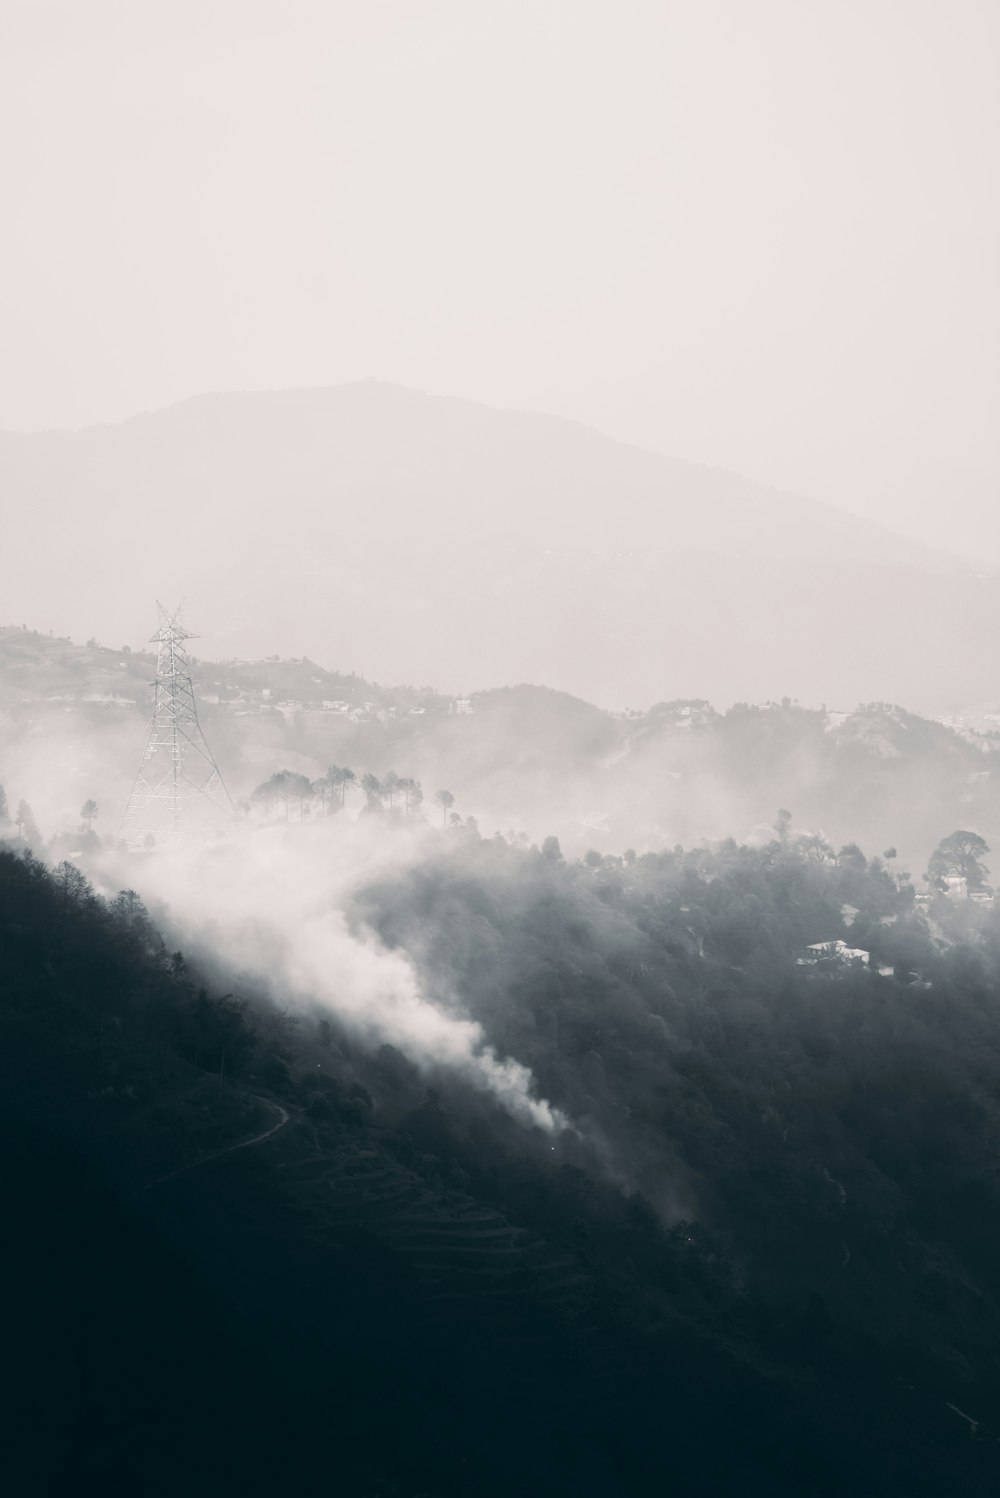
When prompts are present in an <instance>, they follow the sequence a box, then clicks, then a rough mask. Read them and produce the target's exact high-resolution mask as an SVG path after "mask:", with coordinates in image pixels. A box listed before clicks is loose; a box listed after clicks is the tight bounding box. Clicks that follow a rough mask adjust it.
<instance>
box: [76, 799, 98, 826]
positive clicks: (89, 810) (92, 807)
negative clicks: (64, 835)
mask: <svg viewBox="0 0 1000 1498" xmlns="http://www.w3.org/2000/svg"><path fill="white" fill-rule="evenodd" d="M96 816H97V802H96V801H92V800H88V801H85V802H84V803H83V805H82V806H81V807H80V820H81V821H83V822H86V824H87V831H88V832H89V831H90V824H91V822H92V821H93V820H94V818H95V817H96Z"/></svg>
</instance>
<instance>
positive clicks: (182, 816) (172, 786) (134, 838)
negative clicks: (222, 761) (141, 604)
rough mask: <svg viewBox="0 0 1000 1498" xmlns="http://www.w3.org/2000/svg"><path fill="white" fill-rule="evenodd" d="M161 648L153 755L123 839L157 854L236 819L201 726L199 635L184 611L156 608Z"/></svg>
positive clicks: (147, 758) (142, 764) (149, 743)
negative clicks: (191, 654) (158, 848)
mask: <svg viewBox="0 0 1000 1498" xmlns="http://www.w3.org/2000/svg"><path fill="white" fill-rule="evenodd" d="M156 608H157V612H158V614H159V619H160V627H159V629H158V630H157V631H156V634H155V635H152V636H151V637H150V641H151V643H152V642H154V641H155V643H156V645H157V659H156V680H155V682H153V684H152V685H153V690H154V697H153V717H152V721H151V722H150V725H149V734H148V737H147V739H146V748H145V750H144V751H143V756H142V759H141V760H140V761H139V770H138V773H137V774H136V777H135V784H134V785H133V787H132V794H131V795H130V796H129V799H128V805H127V806H126V808H125V815H124V816H123V817H122V822H121V828H120V830H119V833H118V835H119V837H120V838H123V839H124V841H125V842H126V843H128V844H129V846H130V847H151V846H153V844H154V843H155V844H157V845H159V844H163V843H166V844H168V845H173V844H177V843H180V842H186V841H188V840H189V839H193V838H197V837H210V836H212V835H216V836H218V835H219V834H220V833H223V832H225V831H226V830H227V829H228V828H229V827H230V826H231V824H232V822H233V820H234V818H235V815H236V813H235V808H234V806H233V803H232V799H231V797H230V795H229V792H228V791H227V789H226V783H225V781H224V780H223V778H222V772H221V770H220V769H219V767H218V765H217V764H216V762H215V758H214V756H213V754H212V751H211V749H209V747H208V742H207V740H206V738H205V735H204V733H203V731H202V727H201V724H200V723H199V722H198V709H197V707H196V705H195V700H194V687H193V685H192V683H191V662H190V661H189V659H188V653H187V649H186V646H185V643H184V642H185V641H186V640H193V639H194V638H195V636H194V635H192V634H191V633H190V631H189V630H186V629H185V628H184V627H183V625H182V624H181V622H180V619H181V610H180V608H178V609H176V611H175V612H174V613H173V614H170V613H168V612H167V610H166V609H165V608H164V607H163V605H162V604H161V603H157V605H156Z"/></svg>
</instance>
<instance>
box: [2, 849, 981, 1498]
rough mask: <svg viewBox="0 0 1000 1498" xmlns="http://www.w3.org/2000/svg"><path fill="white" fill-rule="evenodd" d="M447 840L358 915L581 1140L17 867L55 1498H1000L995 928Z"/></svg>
mask: <svg viewBox="0 0 1000 1498" xmlns="http://www.w3.org/2000/svg"><path fill="white" fill-rule="evenodd" d="M384 835H385V836H386V837H387V838H392V837H394V836H400V835H402V834H401V833H399V832H394V831H393V830H392V827H391V825H389V826H387V827H386V830H385V834H384ZM428 838H429V841H428V845H427V850H426V853H425V855H424V856H423V857H422V858H421V860H420V861H419V862H414V861H413V860H412V859H411V860H410V861H409V863H408V864H406V866H405V867H401V868H400V869H398V870H397V871H395V872H393V870H392V868H391V867H389V866H387V868H386V870H385V872H384V873H383V874H382V875H381V876H379V877H377V878H374V879H371V880H369V882H368V883H367V884H366V885H365V886H364V887H363V888H361V889H360V890H359V891H358V892H357V894H356V895H355V896H354V898H353V900H352V904H351V909H350V911H349V912H348V914H349V919H350V920H351V921H352V922H353V923H354V924H355V925H356V926H357V927H359V928H363V929H365V930H368V931H371V932H375V933H377V935H378V938H379V940H380V942H381V944H382V945H383V947H384V948H386V949H388V950H389V951H396V952H398V953H400V954H405V955H406V957H407V959H408V960H409V961H410V962H412V963H413V964H415V966H416V969H417V971H418V973H419V974H420V978H421V982H422V985H423V988H424V991H425V992H426V994H427V995H428V996H430V997H431V999H432V1001H433V1002H434V1003H436V1004H438V1005H440V1006H443V1007H444V1008H445V1009H449V1010H453V1011H454V1012H455V1013H462V1014H466V1015H468V1016H470V1017H473V1018H475V1019H477V1020H478V1021H479V1022H480V1023H481V1025H482V1026H483V1029H484V1031H485V1034H486V1037H487V1038H488V1040H489V1041H490V1042H491V1043H492V1044H493V1045H494V1046H495V1048H496V1050H497V1052H498V1054H499V1055H501V1056H506V1057H512V1058H514V1059H516V1060H517V1061H519V1062H521V1063H523V1064H524V1065H526V1066H528V1067H530V1068H531V1070H532V1072H533V1073H534V1075H535V1078H536V1080H537V1084H538V1087H539V1089H540V1091H541V1092H542V1094H544V1096H546V1097H547V1098H549V1099H550V1100H551V1102H552V1103H553V1104H554V1105H555V1106H556V1107H557V1108H558V1109H560V1110H561V1111H562V1114H563V1115H564V1116H565V1118H566V1120H567V1121H568V1125H569V1126H568V1127H566V1128H564V1129H562V1130H557V1131H556V1132H555V1133H554V1134H553V1133H551V1132H548V1131H546V1130H542V1129H534V1130H533V1129H530V1128H528V1127H527V1126H525V1125H524V1124H523V1123H521V1122H517V1121H515V1120H514V1119H513V1118H512V1117H511V1116H509V1115H508V1114H507V1113H506V1112H505V1111H504V1110H503V1108H502V1107H501V1106H500V1105H499V1104H498V1103H497V1102H495V1101H492V1100H491V1099H490V1097H489V1095H488V1094H487V1093H484V1092H483V1091H482V1090H478V1089H477V1088H476V1087H475V1086H474V1085H473V1083H472V1082H471V1081H470V1080H469V1079H468V1078H466V1079H464V1080H463V1079H462V1076H461V1074H459V1073H458V1072H456V1071H454V1070H452V1069H449V1067H448V1066H447V1065H446V1064H442V1065H441V1066H439V1067H433V1066H431V1067H428V1066H427V1065H426V1064H425V1065H423V1066H422V1067H421V1068H418V1067H417V1066H415V1065H414V1063H413V1061H412V1059H411V1058H409V1057H408V1056H407V1055H405V1054H403V1053H402V1051H401V1050H400V1049H399V1048H394V1047H392V1046H386V1045H383V1046H382V1047H381V1048H377V1047H375V1048H371V1047H369V1045H368V1044H367V1043H365V1042H364V1040H363V1039H362V1031H361V1030H360V1029H359V1028H358V1022H357V1020H355V1019H351V1018H350V1017H349V1011H348V1009H347V1008H344V1009H341V1008H340V1007H339V1006H338V1004H337V1002H336V1001H333V1002H332V1003H326V1004H324V1005H323V1006H320V1005H318V1004H312V1005H310V1004H309V1003H308V1002H304V1001H303V998H302V996H301V995H299V994H286V993H283V992H282V991H281V989H280V987H278V988H276V987H275V982H274V979H273V977H272V978H271V980H270V982H269V980H268V976H267V974H266V973H263V972H259V973H257V974H254V973H252V972H246V973H244V974H243V975H242V976H241V977H237V976H236V975H235V974H232V975H230V981H229V982H228V983H220V982H219V977H220V974H219V972H218V971H215V972H213V974H212V977H211V980H209V978H208V977H207V976H206V974H205V973H202V972H200V971H199V970H198V968H199V959H198V958H197V957H196V956H195V955H194V954H189V955H188V957H186V958H185V957H184V956H183V955H182V954H181V953H179V952H170V951H169V950H168V949H167V947H166V946H164V944H163V941H162V939H161V937H160V936H159V935H158V933H157V931H156V929H155V928H154V926H153V924H152V922H151V921H150V919H149V916H148V915H147V913H146V911H145V909H144V908H143V905H142V903H141V902H140V900H139V899H138V897H137V896H136V895H135V894H133V893H130V892H126V893H125V894H122V895H120V896H117V897H115V898H113V899H109V900H102V899H99V898H98V897H97V896H96V895H94V894H93V892H92V891H91V889H90V887H89V886H88V884H87V881H86V879H85V878H84V877H83V875H82V874H81V873H80V871H79V870H78V869H76V868H74V867H73V866H71V865H64V866H62V867H61V868H59V869H57V870H56V871H55V872H54V873H49V872H47V871H46V870H45V869H44V868H43V867H42V866H41V865H40V864H38V863H36V862H35V861H33V860H32V859H31V858H30V857H28V858H25V857H24V856H21V855H15V854H14V853H13V852H4V853H2V854H0V880H2V899H0V994H2V998H0V1021H2V1030H3V1035H2V1044H0V1068H2V1083H3V1086H2V1091H0V1097H2V1104H0V1106H2V1109H3V1115H4V1117H3V1127H2V1129H0V1139H2V1148H3V1153H4V1157H5V1163H6V1167H7V1168H6V1170H5V1178H6V1180H7V1183H8V1185H7V1190H8V1199H7V1209H8V1210H7V1212H6V1214H5V1215H6V1217H7V1221H8V1223H9V1224H10V1231H9V1234H8V1243H9V1247H10V1250H11V1254H12V1258H11V1267H10V1273H9V1274H8V1276H7V1281H8V1284H11V1285H17V1287H18V1294H17V1299H16V1304H15V1306H14V1314H13V1321H12V1327H13V1331H12V1339H11V1342H10V1344H9V1357H10V1359H11V1361H12V1362H13V1363H14V1364H15V1365H17V1366H19V1367H20V1368H21V1369H22V1370H23V1376H22V1378H21V1379H20V1380H19V1385H18V1390H17V1396H16V1397H17V1403H16V1406H15V1409H14V1411H13V1413H14V1414H15V1415H16V1416H17V1417H18V1418H17V1420H16V1421H15V1437H14V1439H13V1443H12V1444H11V1446H10V1447H9V1448H8V1452H9V1455H10V1467H11V1469H12V1470H13V1469H16V1470H17V1472H18V1474H19V1475H20V1472H21V1471H24V1472H25V1473H27V1474H29V1475H30V1479H31V1480H30V1483H29V1484H28V1485H25V1482H23V1481H19V1484H18V1486H17V1490H18V1491H24V1492H27V1491H40V1492H44V1493H52V1494H64V1495H70V1494H72V1495H74V1498H75V1495H82V1494H94V1495H97V1494H101V1495H104V1494H121V1495H126V1494H129V1495H131V1494H139V1493H141V1494H143V1495H158V1494H161V1493H162V1494H164V1495H166V1494H168V1493H169V1494H171V1495H173V1494H175V1493H176V1492H177V1491H179V1490H183V1491H185V1492H189V1493H194V1494H200V1493H203V1492H204V1493H209V1492H219V1491H240V1490H246V1491H252V1492H264V1491H292V1492H299V1491H317V1492H327V1491H329V1492H331V1493H335V1492H336V1493H348V1494H352V1495H353V1494H357V1495H358V1498H390V1495H393V1498H418V1495H423V1498H438V1495H451V1494H453V1495H455V1498H458V1495H463V1498H464V1495H467V1494H470V1493H476V1494H477V1495H478V1494H483V1495H490V1494H496V1495H497V1498H499V1495H501V1494H507V1493H509V1492H512V1491H518V1492H523V1493H525V1494H538V1495H539V1498H540V1495H542V1494H554V1493H555V1494H566V1495H570V1494H590V1493H593V1494H595V1495H597V1494H600V1495H601V1498H609V1495H610V1498H613V1495H622V1498H624V1495H634V1494H646V1493H648V1494H650V1495H652V1494H654V1493H655V1494H661V1493H663V1492H664V1491H674V1492H678V1493H682V1494H699V1495H700V1494H713V1495H714V1494H718V1495H720V1498H721V1495H722V1494H730V1493H732V1492H734V1491H739V1492H742V1493H761V1494H768V1495H785V1494H787V1495H788V1498H792V1495H795V1498H801V1495H806V1494H816V1495H828V1498H834V1495H841V1494H844V1493H852V1494H861V1495H871V1498H875V1495H878V1498H885V1495H887V1494H889V1495H894V1494H898V1495H900V1498H904V1495H905V1498H915V1495H916V1498H919V1495H926V1498H939V1495H941V1494H943V1493H953V1492H962V1493H970V1494H976V1493H982V1494H984V1495H985V1494H987V1493H992V1492H994V1491H995V1488H996V1483H997V1480H998V1476H1000V1472H998V1467H997V1463H998V1457H997V1455H996V1452H997V1450H998V1449H1000V1448H998V1445H997V1438H998V1436H1000V1431H998V1430H997V1429H996V1427H995V1415H994V1413H993V1412H994V1411H995V1409H996V1407H997V1397H998V1395H1000V1356H998V1353H997V1348H998V1347H1000V1272H998V1267H997V1266H998V1265H1000V1252H998V1249H1000V1183H998V1180H997V1173H996V1163H995V1153H996V1152H995V1140H996V1135H997V1124H998V1117H997V1102H996V1099H997V1096H998V1085H1000V1011H998V1010H997V1006H996V997H995V996H996V993H997V990H998V981H1000V920H998V917H997V915H996V914H995V913H994V911H993V910H992V909H990V908H989V907H985V906H984V907H979V906H975V905H974V904H973V903H972V902H969V901H966V902H962V903H955V902H953V901H951V900H949V899H948V898H946V897H945V896H944V895H943V894H942V895H935V896H934V898H933V899H932V901H931V903H930V904H929V905H927V906H920V905H918V904H917V903H915V901H914V897H913V891H912V888H911V887H910V886H909V885H908V884H907V883H906V882H905V881H903V880H901V879H899V878H898V877H896V876H894V875H893V874H892V873H891V871H890V869H889V868H888V867H887V866H886V865H885V863H884V862H883V861H881V860H879V859H872V860H869V859H866V858H865V856H864V855H863V854H862V853H861V851H860V850H859V849H854V850H849V849H848V850H842V852H841V853H840V854H839V855H837V854H835V853H834V852H833V850H832V849H830V848H829V847H827V846H824V845H823V844H822V843H821V842H819V841H818V840H817V839H815V838H796V836H795V834H794V830H793V829H791V828H790V827H789V825H788V822H787V819H779V825H778V829H777V831H776V832H775V833H774V834H773V835H772V836H771V838H770V839H769V841H768V842H767V843H766V844H765V845H764V846H762V847H758V848H755V849H752V848H747V847H743V846H739V845H737V844H735V843H727V844H724V845H722V846H720V847H718V848H716V849H714V850H708V849H705V848H700V849H694V850H691V851H688V852H684V851H682V850H680V849H677V850H675V851H672V852H669V853H663V854H656V855H652V854H650V855H645V856H639V857H635V856H634V855H632V854H628V855H627V856H625V857H623V858H618V857H609V856H602V855H600V854H597V853H593V854H592V855H590V856H588V857H587V858H586V859H585V860H582V861H579V862H574V861H566V860H565V859H564V858H563V857H562V854H561V852H560V849H559V846H558V843H557V842H556V841H555V840H554V839H550V840H548V841H547V842H546V843H545V844H544V845H543V846H542V847H541V848H537V849H534V850H531V849H527V850H522V849H518V848H516V847H513V846H510V845H509V844H507V843H506V842H505V841H503V840H500V839H480V838H478V837H477V836H476V834H475V833H474V832H471V831H470V830H469V829H467V828H464V827H458V828H455V829H452V830H448V831H443V832H441V833H440V834H438V835H437V836H436V837H433V836H431V835H428ZM143 866H144V865H143V860H141V859H139V860H137V861H136V863H135V868H136V872H137V877H139V878H141V875H142V869H143ZM838 938H839V939H841V940H842V941H844V942H845V943H846V944H847V945H848V946H849V948H850V949H851V950H852V951H853V950H855V949H861V948H863V949H864V950H865V952H866V953H867V954H868V956H869V959H870V960H869V961H868V962H867V964H860V963H856V964H852V963H850V962H842V961H840V960H837V959H835V958H833V957H831V958H830V959H829V960H817V961H810V960H808V952H809V948H810V947H811V946H813V945H814V944H816V943H829V942H833V941H836V940H837V939H838ZM803 958H806V959H807V960H806V961H802V960H800V959H803ZM216 966H217V965H216ZM288 1003H292V1004H293V1011H292V1012H289V1010H288V1008H287V1004H288ZM234 1146H236V1147H235V1148H234ZM69 1245H72V1252H71V1253H69V1254H67V1247H68V1246H69ZM39 1429H41V1430H44V1432H45V1438H44V1441H39V1440H38V1438H37V1435H36V1432H37V1431H38V1430H39ZM250 1432H253V1434H250ZM570 1433H572V1439H570V1438H569V1437H570Z"/></svg>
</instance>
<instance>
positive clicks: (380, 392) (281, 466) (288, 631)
mask: <svg viewBox="0 0 1000 1498" xmlns="http://www.w3.org/2000/svg"><path fill="white" fill-rule="evenodd" d="M0 492H2V493H3V494H4V496H5V501H6V504H5V508H6V512H7V515H8V517H9V518H8V525H7V542H8V549H9V552H10V554H12V555H14V556H16V557H18V558H19V562H20V564H19V566H18V567H16V568H14V569H11V575H10V576H9V578H8V583H7V590H6V591H7V600H6V604H5V614H6V617H7V619H8V620H10V621H14V622H20V621H21V620H23V621H24V622H26V623H29V624H31V625H33V626H36V627H40V628H41V627H48V626H49V625H50V624H52V625H54V626H55V628H56V629H58V630H59V631H64V632H66V633H71V634H72V633H75V634H77V635H81V634H85V633H89V632H91V631H95V632H96V633H97V634H98V635H99V636H100V637H101V638H102V639H105V640H114V639H128V640H129V641H130V642H131V643H133V644H138V643H139V641H140V640H141V639H142V637H143V634H144V633H145V625H146V621H147V620H149V619H151V613H152V608H151V604H152V599H153V597H155V596H157V595H160V596H163V597H164V598H165V599H169V600H176V598H177V597H179V596H181V595H184V596H186V597H187V599H188V601H189V613H190V621H191V624H192V627H194V628H195V629H196V630H197V631H198V632H199V634H200V635H201V636H202V637H203V639H204V641H205V649H206V651H207V653H210V654H212V655H215V656H226V655H263V654H265V653H266V652H268V651H274V650H277V651H279V652H280V653H281V654H283V655H294V656H301V655H308V656H310V657H311V658H313V659H317V660H322V661H334V660H335V661H337V662H338V663H339V664H340V665H341V666H342V667H343V668H344V669H348V670H356V671H358V672H359V673H361V674H362V675H364V676H366V677H369V678H376V679H381V680H387V679H394V680H409V681H413V682H422V681H428V680H433V681H435V682H438V683H440V684H441V685H442V686H443V687H444V688H445V689H447V690H448V691H450V692H459V691H463V690H466V691H467V690H472V689H474V688H480V687H485V686H501V685H504V684H508V683H511V682H515V681H535V682H539V683H544V684H546V685H550V686H554V687H560V688H564V689H566V690H567V691H570V692H572V693H575V694H577V695H579V696H582V697H585V698H589V699H591V700H594V701H598V702H601V703H603V704H605V705H607V706H616V707H622V706H626V705H631V704H635V705H641V704H643V703H649V702H652V701H655V700H658V699H665V698H667V699H669V698H672V697H687V696H692V697H709V698H711V699H713V700H715V701H718V702H725V701H732V700H740V699H747V700H760V699H761V698H767V697H778V698H780V697H782V696H784V695H786V694H791V695H793V696H797V697H799V698H800V699H801V700H803V701H809V702H813V703H816V704H817V705H818V704H819V703H820V702H822V701H824V700H825V701H831V700H846V701H857V700H858V699H859V698H873V699H890V700H901V701H906V702H907V703H909V704H911V705H912V706H914V707H915V708H917V709H918V710H921V711H948V710H950V709H953V708H955V707H958V706H960V705H962V704H963V703H965V702H968V701H969V700H972V699H974V698H976V697H978V696H980V695H982V690H983V682H984V681H985V680H988V679H989V676H988V673H989V671H990V670H991V669H992V668H991V662H990V650H989V644H988V642H989V638H990V636H991V633H992V632H993V631H994V630H995V628H996V626H997V625H998V624H1000V579H998V578H996V577H993V576H992V575H981V576H980V575H977V574H975V573H973V572H972V571H970V570H969V569H967V568H965V567H963V565H962V564H961V563H959V562H957V561H956V560H954V559H953V558H951V557H949V556H947V555H945V554H942V553H938V552H935V551H933V550H931V549H929V548H927V547H924V546H922V545H920V544H919V543H917V542H914V541H910V540H908V539H906V538H904V537H902V536H898V535H896V534H894V533H893V532H891V531H889V530H887V529H885V528H884V527H882V526H879V525H876V524H874V523H871V522H868V521H865V520H862V519H860V518H858V517H857V516H854V515H851V514H847V513H845V512H841V511H838V510H836V509H835V508H833V507H831V506H829V505H826V504H821V503H818V502H815V501H811V500H805V499H798V498H795V497H793V496H789V495H785V494H780V493H776V492H774V491H771V490H767V489H764V488H762V487H760V486H759V485H755V484H752V483H749V482H747V481H746V480H743V479H740V478H738V477H736V476H735V475H731V474H727V473H723V472H720V471H715V470H709V469H702V468H698V467H695V466H693V465H690V464H684V463H680V462H677V461H675V460H671V459H668V458H665V457H661V456H660V455H658V454H656V453H652V452H647V451H645V450H643V449H640V448H636V447H630V446H628V445H627V444H624V443H620V442H616V441H613V440H612V439H610V438H607V437H604V436H602V435H601V434H600V433H598V432H596V431H593V430H592V429H590V428H588V427H585V426H581V425H578V424H576V423H573V422H569V421H565V420H562V419H559V418H554V417H548V416H540V415H533V414H529V413H525V412H516V411H499V410H495V409H493V408H490V407H487V406H483V405H477V404H475V403H473V402H470V401H463V400H458V399H454V398H444V397H436V396H427V395H423V394H421V393H419V392H416V391H412V390H408V389H405V388H403V387H399V386H391V385H384V384H380V383H378V382H374V381H372V382H363V383H361V384H355V385H343V386H337V387H334V388H332V389H320V390H291V391H275V392H264V393H256V394H228V395H226V394H221V395H211V396H201V397H197V398H194V399H191V400H187V401H182V402H180V403H179V404H177V405H174V406H170V407H167V408H165V409H164V410H161V411H156V412H152V413H148V414H145V415H142V416H137V417H133V418H131V419H130V420H128V421H125V422H122V423H119V424H117V425H106V426H98V427H91V428H87V429H86V430H83V431H80V432H74V433H69V432H45V433H35V434H28V435H13V434H0ZM149 627H150V629H151V628H152V624H151V623H150V626H149Z"/></svg>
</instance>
